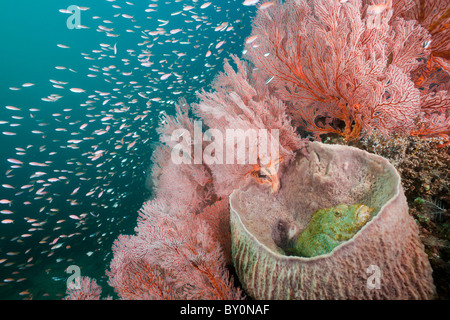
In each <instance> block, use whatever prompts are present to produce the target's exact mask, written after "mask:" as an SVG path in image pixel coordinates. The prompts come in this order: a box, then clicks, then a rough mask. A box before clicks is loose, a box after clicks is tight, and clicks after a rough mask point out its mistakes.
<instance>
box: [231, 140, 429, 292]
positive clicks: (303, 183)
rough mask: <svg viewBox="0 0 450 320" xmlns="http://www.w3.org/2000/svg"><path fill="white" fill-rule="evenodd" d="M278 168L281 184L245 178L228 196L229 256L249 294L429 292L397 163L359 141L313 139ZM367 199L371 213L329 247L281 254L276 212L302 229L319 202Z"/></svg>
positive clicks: (332, 203) (421, 251)
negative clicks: (273, 188)
mask: <svg viewBox="0 0 450 320" xmlns="http://www.w3.org/2000/svg"><path fill="white" fill-rule="evenodd" d="M308 149H309V156H307V157H306V156H305V155H300V154H299V155H297V156H296V157H295V158H294V160H292V162H291V163H290V164H289V165H288V166H286V167H285V168H284V171H283V172H280V176H281V178H280V181H281V189H280V190H279V191H278V192H277V193H276V194H272V193H271V190H270V188H266V186H264V185H260V184H258V183H253V182H249V183H248V184H246V185H244V186H242V187H241V188H240V189H236V190H234V191H233V193H232V194H231V195H230V224H231V233H232V258H233V263H234V265H235V268H236V273H237V275H238V277H239V279H240V281H241V283H242V285H243V288H244V290H245V291H246V292H247V294H248V295H250V296H251V297H253V298H254V299H432V298H433V297H434V295H435V286H434V283H433V279H432V269H431V266H430V263H429V261H428V258H427V255H426V254H425V252H424V246H423V244H422V243H421V242H420V240H419V236H418V228H417V226H416V224H415V222H414V220H413V219H412V218H411V216H410V215H409V214H408V205H407V203H406V198H405V196H404V193H403V189H402V186H401V183H400V176H399V175H398V173H397V171H396V170H395V168H394V167H393V166H392V165H391V164H390V163H389V162H388V161H387V160H386V159H384V158H382V157H380V156H377V155H373V154H369V153H367V152H365V151H362V150H359V149H357V148H353V147H348V146H340V145H326V144H322V143H319V142H313V143H310V144H309V145H308ZM340 203H345V204H357V203H361V204H365V205H367V206H369V207H372V208H375V210H376V215H375V216H374V218H373V219H372V220H371V221H369V222H368V223H367V224H366V225H365V226H364V227H363V228H362V229H361V230H360V231H359V232H358V233H356V235H355V236H354V237H353V238H351V239H350V240H348V241H346V242H343V243H341V244H340V245H338V246H337V247H336V248H334V249H333V251H331V252H330V253H328V254H325V255H320V256H316V257H311V258H304V257H297V256H287V255H285V254H284V253H283V252H282V250H281V249H280V248H279V247H277V245H276V244H275V242H274V241H273V239H272V235H271V234H272V229H273V227H274V225H275V224H276V221H278V220H279V219H280V218H282V219H284V220H286V221H288V222H290V223H295V225H296V226H297V227H298V228H299V229H300V230H302V229H304V228H305V227H306V226H307V224H308V221H309V219H310V218H311V216H312V214H313V213H314V212H315V211H317V210H318V209H321V208H328V207H331V206H336V205H338V204H340Z"/></svg>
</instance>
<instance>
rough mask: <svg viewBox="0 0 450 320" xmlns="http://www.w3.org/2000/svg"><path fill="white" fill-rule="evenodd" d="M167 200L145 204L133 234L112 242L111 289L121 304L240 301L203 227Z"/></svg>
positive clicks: (237, 292) (208, 232) (205, 226)
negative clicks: (128, 301)
mask: <svg viewBox="0 0 450 320" xmlns="http://www.w3.org/2000/svg"><path fill="white" fill-rule="evenodd" d="M167 201H168V200H164V201H162V200H154V201H149V202H147V203H145V204H144V206H143V207H142V209H141V211H140V214H139V220H138V226H137V227H136V232H137V234H136V235H135V236H121V237H119V239H118V240H116V242H115V243H114V247H113V253H114V258H113V260H112V261H111V270H110V271H109V272H108V275H109V277H110V280H109V283H110V285H111V286H113V287H114V288H115V289H116V291H117V293H118V294H119V296H120V297H121V298H123V299H240V298H242V293H241V291H240V290H239V289H237V288H235V287H234V286H233V284H232V281H231V279H230V276H229V274H228V271H227V270H226V269H225V266H224V258H223V253H222V250H221V247H220V245H219V244H218V243H217V242H215V241H214V240H213V237H212V232H211V230H210V228H209V226H208V225H207V223H206V222H204V221H202V220H200V219H199V218H198V217H197V216H196V215H195V214H193V213H191V212H187V211H186V209H187V208H184V210H179V211H173V210H174V209H173V208H174V207H173V206H170V207H169V206H168V205H167ZM171 201H172V200H171ZM171 208H172V209H171ZM171 210H172V211H171Z"/></svg>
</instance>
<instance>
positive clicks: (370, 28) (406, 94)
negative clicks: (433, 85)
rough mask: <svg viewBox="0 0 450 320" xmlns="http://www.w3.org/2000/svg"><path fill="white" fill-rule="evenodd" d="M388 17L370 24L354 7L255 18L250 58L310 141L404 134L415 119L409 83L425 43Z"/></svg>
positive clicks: (416, 104) (298, 5)
mask: <svg viewBox="0 0 450 320" xmlns="http://www.w3.org/2000/svg"><path fill="white" fill-rule="evenodd" d="M364 8H365V7H364ZM392 13H393V12H392V10H385V11H383V12H381V13H380V14H379V16H377V20H376V21H372V20H371V19H373V17H371V16H368V15H366V12H365V11H364V10H363V7H362V5H361V1H360V0H349V1H346V2H343V3H341V2H339V1H328V0H317V1H304V0H297V1H286V4H281V3H279V4H278V5H277V6H272V7H270V8H269V9H267V10H264V12H260V13H258V16H257V17H256V19H255V21H254V28H253V32H252V36H256V37H257V39H256V40H255V41H254V42H252V43H251V44H247V49H248V55H249V57H250V59H251V60H252V61H253V63H254V64H255V66H256V67H257V68H259V69H261V70H263V71H264V72H265V73H266V74H267V77H273V80H272V81H271V82H270V84H269V85H270V86H272V87H273V89H274V90H276V91H277V92H278V95H279V96H280V97H282V98H283V100H284V101H286V102H288V105H289V106H290V112H291V114H292V115H293V117H294V118H295V119H298V120H299V121H300V122H301V123H302V126H303V127H304V128H305V129H306V130H307V131H309V132H311V133H312V134H314V136H315V137H316V138H318V137H319V136H320V135H321V134H324V133H336V134H339V135H342V136H344V137H345V138H346V139H357V138H359V137H360V133H361V131H366V132H370V131H371V130H372V129H374V128H376V129H379V130H380V131H382V132H384V133H386V134H388V133H392V132H409V131H410V130H411V123H412V122H413V121H414V120H415V118H416V117H417V115H418V114H419V111H420V99H419V92H418V91H417V89H416V88H415V87H414V83H413V82H412V81H411V79H410V78H409V75H410V72H411V71H412V70H414V69H416V68H417V67H418V66H419V65H420V63H421V62H420V60H418V59H419V58H425V57H426V56H427V54H428V53H429V51H428V50H427V49H426V48H425V47H424V45H423V44H424V42H425V41H427V40H429V39H430V35H429V34H428V32H427V31H426V30H425V29H424V28H423V27H421V26H420V25H419V24H417V23H416V22H414V21H405V20H403V19H402V18H396V19H395V20H393V21H392V19H391V18H392ZM311 109H314V110H311ZM402 123H405V126H402V125H401V124H402Z"/></svg>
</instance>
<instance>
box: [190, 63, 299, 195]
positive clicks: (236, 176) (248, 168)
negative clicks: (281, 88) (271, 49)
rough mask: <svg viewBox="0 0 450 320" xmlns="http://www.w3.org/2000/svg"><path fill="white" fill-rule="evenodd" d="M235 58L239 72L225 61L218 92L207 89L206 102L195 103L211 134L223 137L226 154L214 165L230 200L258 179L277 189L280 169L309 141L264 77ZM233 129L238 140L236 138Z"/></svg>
mask: <svg viewBox="0 0 450 320" xmlns="http://www.w3.org/2000/svg"><path fill="white" fill-rule="evenodd" d="M233 60H234V62H235V64H236V65H237V69H238V71H237V72H236V71H234V70H233V68H232V67H231V65H230V64H229V63H228V61H227V60H225V63H224V71H225V72H224V73H221V74H219V75H218V76H217V78H216V79H215V81H214V83H213V89H214V90H213V91H211V92H205V91H202V92H201V93H200V94H199V98H200V102H199V103H196V104H194V105H193V108H194V112H195V113H196V114H197V115H198V116H199V117H200V118H201V119H202V120H203V121H204V123H205V125H206V126H207V127H208V128H209V130H214V136H215V138H216V137H217V136H220V137H222V138H223V139H221V141H220V142H218V143H216V146H215V147H216V149H219V150H222V151H223V153H221V155H222V156H221V157H220V158H218V159H216V160H217V161H216V162H212V163H211V164H209V168H210V169H211V172H212V174H213V177H214V186H215V190H216V193H217V195H218V196H220V197H225V196H228V195H229V194H230V193H231V191H232V190H233V189H235V188H236V187H237V186H238V185H239V184H240V183H242V182H243V181H245V180H246V179H248V178H249V177H254V178H257V179H258V180H259V181H260V182H263V183H266V182H267V183H268V184H271V185H272V187H273V189H274V191H276V190H277V189H278V188H279V185H277V181H278V176H277V175H278V173H277V172H278V168H279V167H280V166H281V165H282V162H283V161H286V162H287V161H288V160H289V159H290V158H291V157H292V156H293V154H294V151H295V150H298V149H301V148H302V147H303V146H304V140H302V139H301V138H300V136H299V135H298V134H297V133H296V131H295V129H294V128H293V126H292V124H291V121H290V117H289V116H288V114H287V113H286V105H285V104H284V103H283V102H282V101H281V100H280V99H278V98H276V97H275V96H274V95H273V94H271V93H270V92H269V90H268V89H267V86H266V85H265V81H266V79H265V78H264V77H263V75H262V74H261V73H259V72H258V71H255V70H250V68H249V65H248V64H247V63H246V62H244V61H241V60H240V59H238V58H237V57H235V56H233ZM231 131H232V132H233V133H234V136H232V137H231V138H230V135H229V133H230V132H231ZM252 134H253V136H252ZM255 137H257V138H256V139H255ZM230 146H231V147H232V148H231V149H232V150H233V151H231V152H229V151H230ZM240 146H241V147H242V148H240ZM272 146H276V147H275V149H276V152H272V150H273V149H270V148H271V147H272ZM269 149H270V150H269ZM225 150H226V155H225ZM234 150H235V151H234ZM215 152H216V155H217V154H218V153H220V152H217V150H215ZM233 152H235V153H236V154H234V153H233ZM230 154H231V157H230ZM230 159H231V161H230ZM240 159H241V160H242V159H243V161H241V162H240ZM262 176H264V177H262Z"/></svg>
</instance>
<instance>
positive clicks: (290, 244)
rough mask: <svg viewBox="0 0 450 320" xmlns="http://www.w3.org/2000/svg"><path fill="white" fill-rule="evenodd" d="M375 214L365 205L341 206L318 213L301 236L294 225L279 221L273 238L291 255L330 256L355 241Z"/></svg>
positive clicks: (321, 210) (313, 216)
mask: <svg viewBox="0 0 450 320" xmlns="http://www.w3.org/2000/svg"><path fill="white" fill-rule="evenodd" d="M374 211H375V209H373V208H369V207H368V206H366V205H363V204H355V205H351V206H347V205H345V204H339V205H337V206H336V207H331V208H326V209H320V210H317V211H316V212H315V213H314V214H313V215H312V217H311V220H310V221H309V223H308V226H307V227H306V229H305V230H303V232H301V233H297V232H296V227H295V226H294V225H292V224H291V225H289V224H287V223H286V222H283V221H278V224H277V225H276V228H274V231H273V232H272V237H273V239H274V241H275V243H276V244H277V245H278V246H280V247H281V248H282V249H284V251H285V252H286V254H288V255H296V256H300V257H314V256H318V255H322V254H327V253H330V252H331V251H332V250H333V249H334V248H335V247H337V246H338V245H339V244H341V243H342V242H344V241H347V240H349V239H351V238H352V237H353V236H354V235H355V234H356V233H357V232H358V231H359V230H360V229H361V228H362V227H363V226H364V225H365V224H366V223H367V222H369V221H370V219H372V217H373V216H374ZM283 238H284V239H283Z"/></svg>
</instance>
